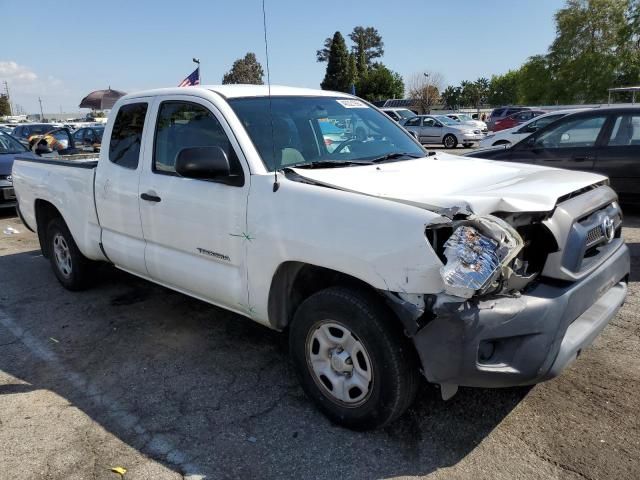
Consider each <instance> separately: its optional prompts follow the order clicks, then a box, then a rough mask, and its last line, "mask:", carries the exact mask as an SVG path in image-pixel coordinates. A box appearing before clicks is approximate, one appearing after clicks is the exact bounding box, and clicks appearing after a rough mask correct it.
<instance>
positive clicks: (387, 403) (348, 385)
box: [289, 287, 420, 430]
mask: <svg viewBox="0 0 640 480" xmlns="http://www.w3.org/2000/svg"><path fill="white" fill-rule="evenodd" d="M392 315H393V314H392V313H391V311H390V310H388V308H387V307H386V305H385V304H384V303H383V302H382V301H381V299H380V298H378V297H377V296H375V295H374V294H372V293H369V292H366V291H361V290H357V289H351V288H344V287H331V288H328V289H326V290H322V291H320V292H318V293H315V294H314V295H312V296H310V297H309V298H307V299H306V300H305V301H304V302H303V303H302V304H301V305H300V307H299V308H298V310H297V311H296V313H295V316H294V319H293V321H292V323H291V327H290V330H289V351H290V354H291V357H292V361H293V364H294V368H295V369H296V372H297V374H298V378H299V379H300V383H301V384H302V388H303V389H304V391H305V393H306V394H307V396H308V397H309V398H311V400H313V401H314V402H315V404H316V406H317V407H318V408H319V409H320V410H321V411H322V412H323V413H324V414H325V415H326V416H327V417H329V419H331V420H332V421H333V422H335V423H337V424H339V425H342V426H344V427H347V428H351V429H354V430H369V429H373V428H378V427H382V426H384V425H387V424H389V423H390V422H392V421H393V420H395V419H396V418H398V417H399V416H400V415H402V413H404V412H405V410H406V409H407V408H408V407H409V406H410V405H411V403H412V402H413V400H414V398H415V395H416V390H417V387H418V385H419V382H420V373H419V366H418V362H417V355H416V353H415V350H414V349H413V346H412V345H411V344H410V342H409V340H408V339H407V338H406V337H405V336H404V335H403V333H402V330H401V328H400V326H399V324H397V325H396V324H394V323H393V320H394V319H393V318H392ZM322 343H324V346H323V345H322ZM339 345H342V347H344V349H342V347H340V346H339ZM352 355H353V358H352ZM319 372H320V373H319ZM338 372H341V373H338ZM341 387H342V388H341Z"/></svg>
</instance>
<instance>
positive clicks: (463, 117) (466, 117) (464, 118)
mask: <svg viewBox="0 0 640 480" xmlns="http://www.w3.org/2000/svg"><path fill="white" fill-rule="evenodd" d="M458 118H459V119H460V121H461V122H470V121H472V120H473V118H471V117H470V116H469V115H458Z"/></svg>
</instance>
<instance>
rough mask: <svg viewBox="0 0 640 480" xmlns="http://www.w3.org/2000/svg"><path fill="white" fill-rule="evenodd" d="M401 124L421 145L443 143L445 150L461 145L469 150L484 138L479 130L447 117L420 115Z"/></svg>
mask: <svg viewBox="0 0 640 480" xmlns="http://www.w3.org/2000/svg"><path fill="white" fill-rule="evenodd" d="M400 124H401V125H402V126H404V128H406V129H407V130H408V131H409V132H411V133H412V134H413V135H414V136H415V137H416V138H417V139H418V141H419V142H420V143H422V144H436V143H441V144H443V145H444V146H445V148H456V147H457V146H458V144H460V143H461V144H462V145H463V146H464V147H465V148H469V147H471V146H472V145H473V144H474V142H479V141H480V140H482V138H483V137H484V135H483V134H482V131H481V130H480V129H479V128H474V127H471V126H468V125H463V124H460V123H458V122H456V121H455V120H452V119H450V118H449V117H447V116H446V115H419V116H416V117H413V118H410V119H408V120H404V121H403V122H400Z"/></svg>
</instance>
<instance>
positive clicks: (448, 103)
mask: <svg viewBox="0 0 640 480" xmlns="http://www.w3.org/2000/svg"><path fill="white" fill-rule="evenodd" d="M461 93H462V89H461V88H460V87H453V86H451V85H449V86H448V87H447V88H445V89H444V90H443V91H442V94H441V95H440V98H441V100H442V104H443V105H444V107H445V108H446V109H449V110H457V109H458V107H459V106H460V100H461Z"/></svg>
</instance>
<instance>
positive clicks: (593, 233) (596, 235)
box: [587, 226, 604, 248]
mask: <svg viewBox="0 0 640 480" xmlns="http://www.w3.org/2000/svg"><path fill="white" fill-rule="evenodd" d="M602 239H604V233H603V231H602V227H600V226H597V227H593V228H592V229H591V230H589V232H588V233H587V248H588V247H591V246H592V245H595V244H596V243H598V242H600V241H601V240H602Z"/></svg>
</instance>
